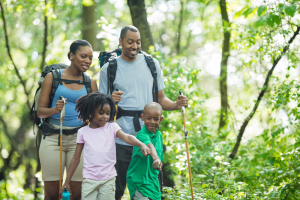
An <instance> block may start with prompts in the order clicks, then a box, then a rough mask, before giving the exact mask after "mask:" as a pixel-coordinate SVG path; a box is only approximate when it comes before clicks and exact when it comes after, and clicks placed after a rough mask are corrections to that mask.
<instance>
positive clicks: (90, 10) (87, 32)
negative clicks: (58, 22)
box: [82, 3, 97, 50]
mask: <svg viewBox="0 0 300 200" xmlns="http://www.w3.org/2000/svg"><path fill="white" fill-rule="evenodd" d="M96 27H97V26H96V20H95V3H93V5H89V6H85V5H83V6H82V39H84V40H86V41H88V42H89V43H90V44H91V45H92V47H93V49H94V50H96V49H97V42H96Z"/></svg>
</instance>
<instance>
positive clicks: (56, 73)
mask: <svg viewBox="0 0 300 200" xmlns="http://www.w3.org/2000/svg"><path fill="white" fill-rule="evenodd" d="M52 75H53V81H52V88H51V94H50V101H49V105H50V104H51V103H52V100H53V98H54V95H55V91H56V89H57V87H58V84H59V83H60V82H61V78H60V70H59V69H54V70H52Z"/></svg>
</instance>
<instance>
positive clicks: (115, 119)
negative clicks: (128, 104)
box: [114, 89, 120, 122]
mask: <svg viewBox="0 0 300 200" xmlns="http://www.w3.org/2000/svg"><path fill="white" fill-rule="evenodd" d="M116 91H117V92H118V91H120V90H119V89H116ZM117 114H118V103H116V114H115V117H114V122H116V121H117Z"/></svg>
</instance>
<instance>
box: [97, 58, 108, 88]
mask: <svg viewBox="0 0 300 200" xmlns="http://www.w3.org/2000/svg"><path fill="white" fill-rule="evenodd" d="M108 64H109V63H105V65H103V67H102V68H101V71H100V80H99V92H101V93H105V94H107V68H108Z"/></svg>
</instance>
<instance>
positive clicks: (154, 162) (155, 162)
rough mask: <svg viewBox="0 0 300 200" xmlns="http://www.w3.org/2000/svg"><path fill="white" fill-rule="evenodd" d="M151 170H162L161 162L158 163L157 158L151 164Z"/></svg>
mask: <svg viewBox="0 0 300 200" xmlns="http://www.w3.org/2000/svg"><path fill="white" fill-rule="evenodd" d="M152 166H153V168H154V169H156V170H158V171H161V168H162V162H161V161H160V159H159V158H156V159H154V160H153V164H152Z"/></svg>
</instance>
